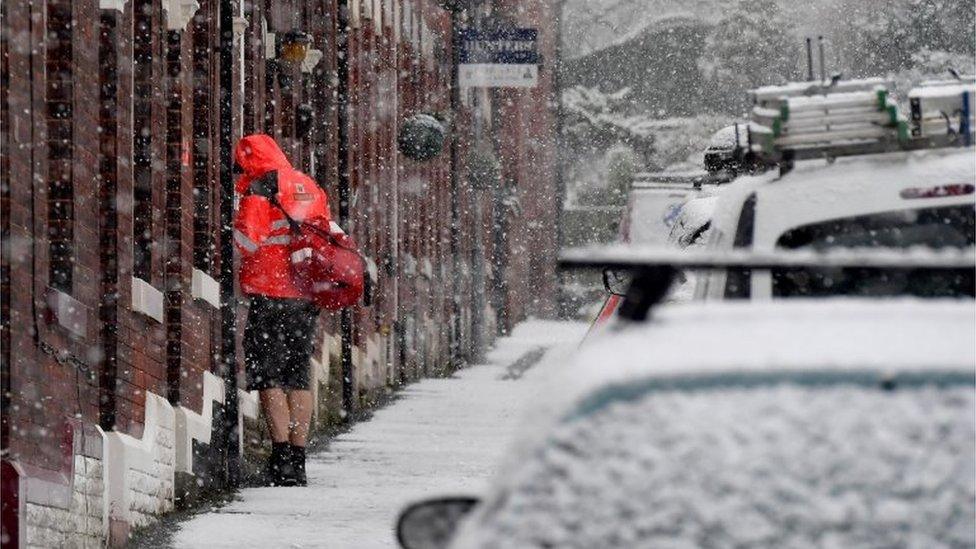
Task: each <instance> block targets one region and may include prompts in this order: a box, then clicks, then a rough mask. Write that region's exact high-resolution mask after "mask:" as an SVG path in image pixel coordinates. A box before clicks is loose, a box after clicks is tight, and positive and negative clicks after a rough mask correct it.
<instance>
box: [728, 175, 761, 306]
mask: <svg viewBox="0 0 976 549" xmlns="http://www.w3.org/2000/svg"><path fill="white" fill-rule="evenodd" d="M755 224H756V194H755V193H753V194H751V195H749V198H747V199H746V201H745V202H744V203H743V204H742V213H741V214H740V215H739V225H738V226H737V227H736V228H735V239H734V240H733V241H732V247H733V248H749V247H751V246H752V233H753V229H754V228H755ZM751 294H752V271H751V270H749V269H729V270H728V273H726V276H725V297H726V299H729V298H741V299H748V298H749V296H750V295H751Z"/></svg>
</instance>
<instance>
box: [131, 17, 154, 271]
mask: <svg viewBox="0 0 976 549" xmlns="http://www.w3.org/2000/svg"><path fill="white" fill-rule="evenodd" d="M152 28H153V27H152V2H151V1H150V0H136V2H135V3H134V4H133V22H132V61H133V76H132V78H133V94H132V95H133V97H132V152H133V166H132V178H133V210H132V250H133V268H132V276H134V277H136V278H141V279H143V280H145V281H146V282H151V277H152V245H153V238H152V235H153V191H152V187H153V186H152V173H153V169H152V156H153V155H152V134H153V131H152V130H153V128H152V95H153V36H152Z"/></svg>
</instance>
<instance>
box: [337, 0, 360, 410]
mask: <svg viewBox="0 0 976 549" xmlns="http://www.w3.org/2000/svg"><path fill="white" fill-rule="evenodd" d="M336 10H337V11H338V16H337V18H336V77H337V80H338V82H337V84H336V109H337V113H336V115H337V116H336V118H337V120H336V124H337V131H336V134H337V135H336V140H337V141H338V144H337V148H338V157H339V158H338V163H337V164H338V165H337V167H338V172H339V174H338V175H339V225H340V226H342V228H343V229H344V230H347V231H348V230H350V227H349V200H350V195H351V193H350V188H349V34H350V26H349V0H338V2H337V3H336ZM352 320H353V319H352V311H351V310H350V309H348V308H346V309H343V310H342V312H341V313H340V317H339V329H340V332H341V338H342V409H343V411H344V412H345V413H346V415H345V419H346V420H349V419H351V417H350V416H351V414H352V412H353V411H354V406H355V402H354V399H353V397H354V395H353V383H352V378H353V372H352Z"/></svg>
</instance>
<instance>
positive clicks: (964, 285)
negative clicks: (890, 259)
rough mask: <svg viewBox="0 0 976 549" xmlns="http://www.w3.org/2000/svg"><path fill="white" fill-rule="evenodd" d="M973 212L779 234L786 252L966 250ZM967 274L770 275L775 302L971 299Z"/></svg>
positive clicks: (870, 219) (974, 285) (974, 283)
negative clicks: (846, 298)
mask: <svg viewBox="0 0 976 549" xmlns="http://www.w3.org/2000/svg"><path fill="white" fill-rule="evenodd" d="M974 217H976V209H974V207H973V206H972V205H962V206H949V207H940V208H922V209H914V210H901V211H893V212H885V213H880V214H873V215H864V216H857V217H848V218H842V219H835V220H831V221H827V222H823V223H816V224H811V225H804V226H801V227H797V228H795V229H792V230H790V231H788V232H786V233H784V234H783V235H782V236H781V237H780V238H779V240H778V241H777V246H778V247H780V248H786V249H814V250H827V249H830V248H841V247H845V248H860V247H886V248H911V247H913V246H928V247H932V248H947V247H951V248H965V247H969V246H973V244H974V235H976V221H974ZM974 292H976V280H974V278H973V272H972V270H968V269H960V270H958V271H948V272H947V271H938V272H937V271H926V270H922V269H918V270H910V271H907V270H906V271H891V270H879V269H779V270H774V271H773V295H774V296H776V297H796V296H827V295H862V296H892V295H914V296H920V297H958V296H970V297H971V296H973V295H974Z"/></svg>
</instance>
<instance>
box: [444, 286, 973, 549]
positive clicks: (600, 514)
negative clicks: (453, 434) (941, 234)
mask: <svg viewBox="0 0 976 549" xmlns="http://www.w3.org/2000/svg"><path fill="white" fill-rule="evenodd" d="M974 333H976V304H974V302H973V301H929V302H922V301H918V300H894V301H890V302H877V301H860V300H829V299H828V300H819V301H806V300H796V301H778V302H771V303H768V304H761V303H759V304H757V303H745V302H724V303H718V304H711V303H708V304H702V303H694V304H682V305H676V306H669V307H662V308H661V309H659V310H657V311H656V313H655V315H654V318H653V320H652V321H650V322H647V323H641V324H627V325H618V326H617V327H616V329H615V330H609V331H607V332H604V333H603V334H601V336H599V337H597V338H594V339H593V340H592V343H590V344H587V345H585V346H584V347H583V348H581V349H580V350H579V352H578V354H577V356H576V357H575V359H574V360H573V361H572V363H571V364H569V365H565V364H560V368H559V370H558V374H557V375H556V376H555V379H554V380H552V382H551V386H552V387H553V390H552V392H553V395H554V396H555V397H556V401H558V402H562V403H563V404H562V405H561V406H559V407H558V408H557V410H558V413H557V414H556V415H555V416H550V417H548V418H547V421H543V420H542V419H540V414H539V413H538V412H537V411H535V410H533V413H532V414H530V415H529V417H531V418H532V422H533V423H534V424H535V425H534V426H530V427H525V428H524V429H525V432H524V433H523V434H524V439H523V440H522V441H521V442H520V444H518V445H517V446H516V447H515V449H514V451H513V452H512V453H511V454H510V456H509V459H507V460H506V462H505V464H504V466H503V467H502V469H501V471H500V473H499V475H498V476H497V482H496V484H495V485H494V487H493V489H492V490H491V492H490V493H489V494H488V495H487V496H486V498H485V500H484V504H483V505H482V506H480V507H479V508H478V509H477V510H476V511H475V513H474V514H473V515H472V516H471V518H470V520H468V521H467V522H466V524H465V525H464V527H463V529H462V531H461V532H460V534H459V536H458V538H457V540H456V543H455V545H453V547H457V548H474V547H478V548H484V547H637V546H640V547H701V546H716V547H720V546H721V547H724V546H763V547H783V546H819V545H821V544H823V545H824V546H836V547H850V546H861V545H864V544H865V543H867V542H868V541H871V542H872V543H877V544H878V545H880V546H885V545H892V544H896V543H897V542H898V540H903V539H906V538H905V536H909V537H911V539H916V540H919V543H920V545H923V546H945V545H954V544H963V545H967V544H968V545H971V544H972V541H973V537H974V536H973V531H974V528H973V526H974V520H973V507H974V506H973V501H974V497H973V493H974V484H973V482H974V475H973V470H972V460H973V459H974V449H973V446H974V438H976V437H974V432H973V424H974V419H973V418H974V415H973V410H974V402H973V401H974V392H973V381H972V378H973V375H974V368H976V345H974ZM812 371H816V372H821V373H823V374H824V376H821V377H819V378H815V377H811V376H802V375H800V374H802V373H803V372H812ZM773 373H779V374H786V375H787V376H788V375H789V374H797V376H796V377H795V379H794V381H796V382H795V383H788V382H785V383H784V381H788V377H783V376H781V377H780V378H778V379H772V381H771V382H760V383H753V384H749V383H740V382H739V381H740V380H742V379H748V378H750V376H751V377H753V378H754V379H755V378H757V377H761V376H767V378H768V377H769V374H773ZM854 373H860V377H848V378H843V376H845V375H848V376H850V374H854ZM871 373H876V374H885V375H886V376H887V377H882V376H881V375H879V376H878V377H877V378H876V379H872V378H871V375H870V374H871ZM832 374H836V375H837V377H836V378H834V379H830V375H832ZM910 374H912V375H914V376H915V377H914V378H913V379H914V383H912V384H911V385H908V384H906V385H905V388H906V389H909V388H910V389H911V390H879V389H885V385H883V384H879V383H877V382H876V381H878V380H882V379H897V378H898V376H905V377H904V379H910ZM689 379H697V380H699V381H702V380H712V381H713V382H712V383H699V384H697V385H690V384H686V385H681V384H670V385H663V386H662V387H661V388H660V390H657V391H651V390H649V389H650V388H651V387H652V384H650V383H647V382H648V381H658V382H661V381H664V382H667V381H675V380H689ZM927 380H928V381H927ZM929 382H931V384H929ZM893 386H894V387H898V388H899V389H900V388H901V387H902V386H901V385H893ZM634 388H637V389H638V391H633V390H631V391H628V389H634ZM608 390H609V393H608ZM608 394H610V395H611V396H613V397H614V398H610V399H606V398H605V397H607V395H608ZM594 396H597V397H604V401H603V402H593V400H592V399H593V397H594ZM567 399H568V401H569V402H567ZM543 413H545V412H543ZM923 485H924V487H923Z"/></svg>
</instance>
